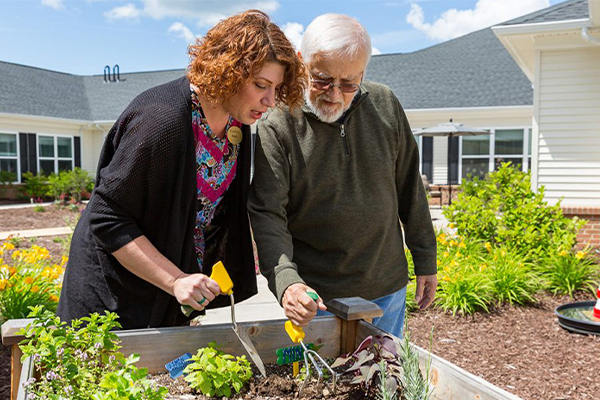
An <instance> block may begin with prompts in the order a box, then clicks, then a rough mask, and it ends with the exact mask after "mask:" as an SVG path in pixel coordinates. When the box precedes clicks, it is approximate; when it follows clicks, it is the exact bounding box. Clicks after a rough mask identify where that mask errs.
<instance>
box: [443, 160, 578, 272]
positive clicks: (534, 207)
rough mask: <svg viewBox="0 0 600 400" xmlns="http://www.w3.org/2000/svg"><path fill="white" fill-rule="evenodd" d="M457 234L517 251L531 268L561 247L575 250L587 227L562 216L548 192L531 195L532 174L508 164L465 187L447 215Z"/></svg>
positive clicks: (470, 180) (541, 191)
mask: <svg viewBox="0 0 600 400" xmlns="http://www.w3.org/2000/svg"><path fill="white" fill-rule="evenodd" d="M444 215H445V216H446V218H448V221H449V222H451V223H453V224H454V225H455V226H456V229H457V233H458V234H459V235H460V236H462V237H464V238H466V239H468V240H469V241H470V240H473V239H475V240H480V241H482V242H489V243H491V244H492V245H493V246H496V245H503V246H504V247H507V248H514V249H517V250H518V251H519V252H520V253H521V254H524V255H525V256H526V257H527V258H528V260H529V261H531V262H535V263H538V262H542V261H543V260H544V259H545V258H546V257H547V255H548V254H549V253H556V252H557V251H558V249H559V248H560V247H565V246H566V247H568V248H569V249H570V248H572V247H573V246H574V245H575V244H576V236H577V231H578V230H579V228H580V227H581V226H583V224H585V222H584V221H581V220H578V219H570V218H567V217H565V216H564V215H563V213H562V210H561V208H560V202H559V203H557V204H555V205H549V204H548V203H546V202H545V201H544V188H543V187H542V188H541V189H540V190H539V192H538V193H534V192H533V191H532V190H531V179H530V174H529V173H525V172H522V171H519V170H517V169H515V168H513V166H512V165H511V164H510V163H503V164H502V165H501V167H500V168H499V169H498V170H497V171H494V172H492V173H490V174H488V175H486V177H485V179H483V180H480V179H479V178H477V177H475V178H473V179H467V180H465V181H463V183H462V184H461V192H460V193H459V195H458V198H457V200H456V201H454V202H453V203H452V205H451V206H449V207H447V208H446V209H445V210H444Z"/></svg>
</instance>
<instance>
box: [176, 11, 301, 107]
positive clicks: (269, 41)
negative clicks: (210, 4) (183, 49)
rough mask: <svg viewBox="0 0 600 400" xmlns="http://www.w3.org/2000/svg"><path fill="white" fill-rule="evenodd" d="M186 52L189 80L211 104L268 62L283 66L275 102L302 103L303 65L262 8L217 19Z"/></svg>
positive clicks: (227, 96) (223, 99)
mask: <svg viewBox="0 0 600 400" xmlns="http://www.w3.org/2000/svg"><path fill="white" fill-rule="evenodd" d="M188 53H189V55H190V59H191V62H190V65H189V67H188V72H187V76H188V79H189V80H190V82H191V83H192V84H194V85H195V86H197V87H198V90H199V92H200V94H201V95H202V96H203V97H205V98H207V99H208V100H209V101H210V102H211V103H213V104H217V103H221V104H222V103H225V102H226V101H228V100H229V99H230V98H231V97H232V96H233V95H235V94H236V93H237V92H238V90H239V89H240V87H241V85H243V84H244V83H246V82H248V80H249V79H250V78H252V76H253V75H254V74H256V73H258V72H259V71H260V70H261V69H262V67H263V66H264V64H265V63H267V62H277V63H279V64H281V65H282V66H283V67H284V69H285V73H284V77H283V83H282V84H281V86H280V87H279V88H278V90H277V94H276V100H277V102H282V103H284V104H286V105H288V106H290V108H295V107H297V106H299V105H301V104H302V102H303V101H304V89H305V88H306V85H307V69H306V67H305V65H304V64H303V63H302V61H301V60H300V59H299V58H298V56H297V53H296V50H295V49H294V46H293V45H292V43H291V42H290V41H289V40H288V38H287V37H286V36H285V34H284V33H283V32H282V31H281V29H279V27H278V26H277V25H275V24H274V23H272V22H271V20H270V18H269V16H268V15H267V14H265V13H264V12H262V11H259V10H248V11H246V12H244V13H241V14H238V15H234V16H232V17H229V18H227V19H225V20H223V21H220V22H219V23H218V24H217V25H215V26H214V27H213V28H212V29H210V30H209V31H208V32H207V33H206V35H205V36H204V37H203V38H199V39H197V40H196V43H195V44H193V45H190V46H189V49H188Z"/></svg>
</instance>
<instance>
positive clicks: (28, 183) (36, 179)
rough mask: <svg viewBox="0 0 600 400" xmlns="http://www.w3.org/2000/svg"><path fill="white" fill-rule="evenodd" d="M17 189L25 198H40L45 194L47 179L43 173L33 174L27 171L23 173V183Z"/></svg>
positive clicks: (46, 191)
mask: <svg viewBox="0 0 600 400" xmlns="http://www.w3.org/2000/svg"><path fill="white" fill-rule="evenodd" d="M19 190H20V191H21V193H22V194H23V195H24V196H26V197H27V198H30V199H36V200H38V199H39V200H41V199H43V198H44V197H46V196H47V193H48V180H47V178H46V177H45V176H44V175H41V174H37V175H34V174H33V173H32V172H29V171H28V172H25V173H24V174H23V184H22V185H21V187H20V188H19Z"/></svg>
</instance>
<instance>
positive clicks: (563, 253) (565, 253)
mask: <svg viewBox="0 0 600 400" xmlns="http://www.w3.org/2000/svg"><path fill="white" fill-rule="evenodd" d="M558 255H559V256H563V257H566V255H567V251H566V250H563V251H561V252H560V253H558Z"/></svg>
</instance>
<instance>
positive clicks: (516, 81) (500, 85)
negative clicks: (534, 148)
mask: <svg viewBox="0 0 600 400" xmlns="http://www.w3.org/2000/svg"><path fill="white" fill-rule="evenodd" d="M367 79H370V80H373V81H377V82H381V83H384V84H386V85H388V86H389V87H390V88H391V89H392V90H393V92H394V94H395V95H396V96H397V97H398V99H400V103H402V106H403V107H404V108H405V109H408V110H410V109H428V108H454V107H494V106H522V105H532V104H533V90H532V88H531V83H530V82H529V80H528V79H527V77H526V76H525V75H524V74H523V72H522V71H521V69H520V68H519V67H518V66H517V64H516V63H515V62H514V60H513V59H512V57H511V56H510V54H508V52H507V51H506V49H505V48H504V46H502V44H501V43H500V41H499V40H498V39H497V38H496V36H495V35H494V33H493V32H492V29H491V28H486V29H482V30H480V31H476V32H473V33H470V34H468V35H465V36H461V37H459V38H456V39H453V40H449V41H447V42H444V43H440V44H438V45H435V46H432V47H429V48H426V49H423V50H420V51H416V52H414V53H408V54H391V55H380V56H374V57H373V58H372V59H371V63H370V64H369V67H368V69H367Z"/></svg>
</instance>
